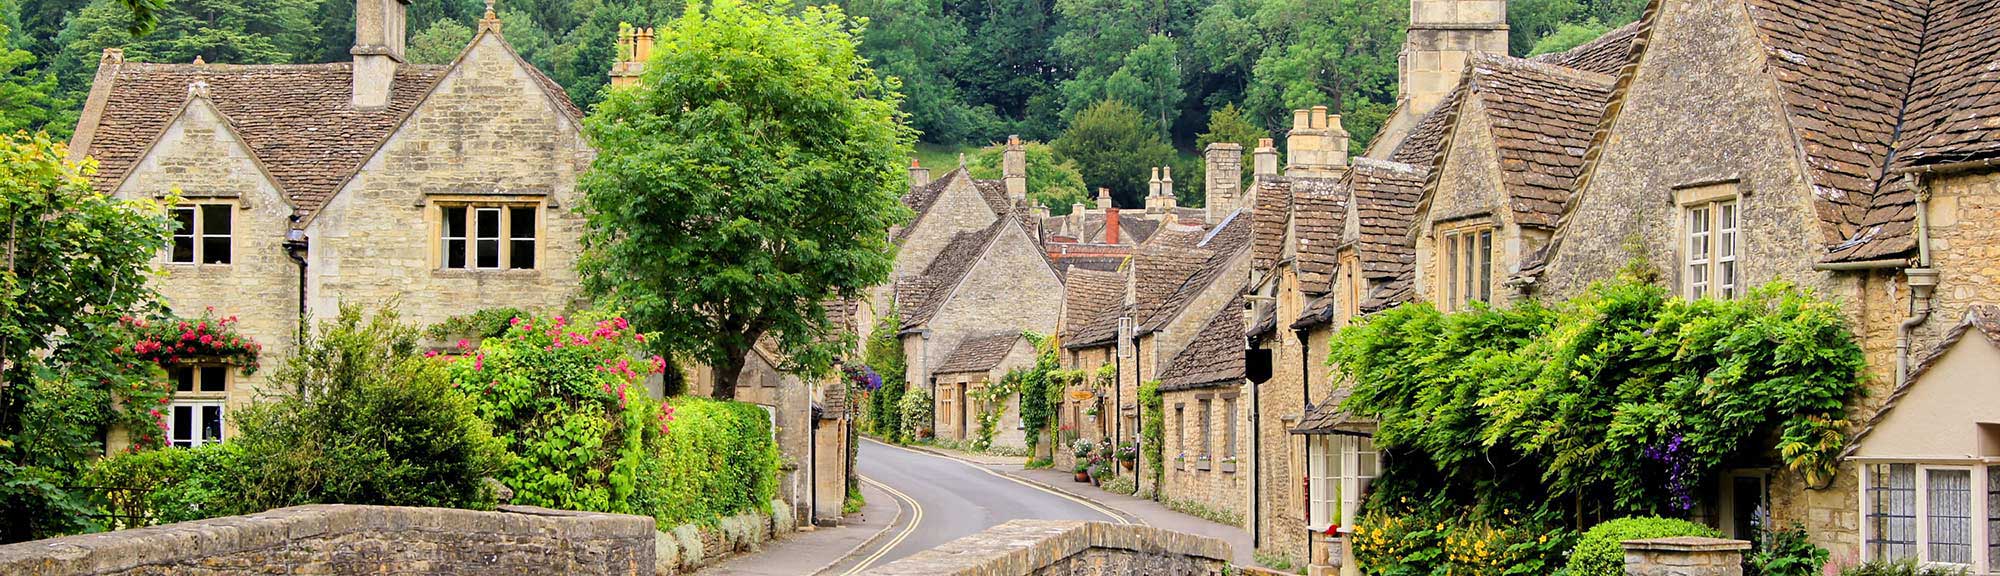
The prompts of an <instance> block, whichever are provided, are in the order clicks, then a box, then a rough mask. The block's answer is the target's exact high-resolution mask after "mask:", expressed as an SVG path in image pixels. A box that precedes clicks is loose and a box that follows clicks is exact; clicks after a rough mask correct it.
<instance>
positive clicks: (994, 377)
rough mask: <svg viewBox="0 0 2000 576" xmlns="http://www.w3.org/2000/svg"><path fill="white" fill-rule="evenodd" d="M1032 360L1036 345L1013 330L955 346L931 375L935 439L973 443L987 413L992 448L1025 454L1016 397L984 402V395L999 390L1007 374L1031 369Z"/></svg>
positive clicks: (1019, 404)
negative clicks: (933, 390)
mask: <svg viewBox="0 0 2000 576" xmlns="http://www.w3.org/2000/svg"><path fill="white" fill-rule="evenodd" d="M1035 356H1036V353H1035V344H1034V343H1033V342H1030V341H1029V340H1028V339H1027V338H1026V337H1024V336H1022V334H1021V333H1020V332H1017V331H1001V332H997V333H993V334H986V335H980V336H973V337H970V338H967V339H966V340H965V341H964V342H963V343H961V344H959V345H958V349H957V350H953V351H952V353H951V355H950V356H947V357H945V360H944V362H943V363H940V364H938V367H937V370H935V371H934V373H935V375H934V376H933V380H935V381H936V382H937V397H936V398H937V405H938V411H937V419H936V421H935V423H934V424H935V426H936V428H937V435H938V437H939V438H945V439H949V440H955V441H959V442H967V441H972V440H975V439H977V438H978V437H979V435H980V430H981V426H982V424H981V423H980V418H982V417H983V416H985V415H989V414H990V416H991V418H992V419H993V422H992V425H991V433H992V446H994V447H999V448H1003V449H1013V450H1025V449H1026V448H1027V446H1028V442H1027V434H1026V433H1025V430H1024V429H1023V428H1022V427H1021V397H1020V395H1019V394H1009V395H1005V396H1003V397H999V398H994V399H992V400H984V399H982V390H987V389H990V388H992V387H994V386H998V385H1000V384H1001V382H1002V380H1004V379H1005V378H1006V376H1007V373H1008V372H1012V371H1015V370H1027V369H1032V368H1034V367H1035V360H1036V358H1035Z"/></svg>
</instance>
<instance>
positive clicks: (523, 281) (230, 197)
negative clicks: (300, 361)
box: [71, 0, 593, 449]
mask: <svg viewBox="0 0 2000 576" xmlns="http://www.w3.org/2000/svg"><path fill="white" fill-rule="evenodd" d="M406 8H407V6H406V3H404V2H402V1H400V0H357V3H356V12H357V14H358V15H359V16H358V19H357V26H356V28H357V29H356V38H355V46H354V50H353V53H354V55H355V59H354V61H353V62H341V63H332V64H305V65H233V64H208V63H204V62H201V61H200V60H197V61H196V62H194V63H191V64H154V63H139V62H126V61H125V60H124V57H123V54H122V52H121V51H119V50H117V49H107V50H106V51H105V52H104V55H103V58H102V59H101V61H100V63H99V67H98V70H97V73H96V76H95V78H94V79H93V83H92V86H91V91H90V96H89V99H88V100H87V101H86V103H85V105H84V110H83V114H82V117H81V118H80V121H79V123H78V125H77V129H76V132H75V135H74V137H73V139H72V141H71V151H72V152H71V153H72V154H74V155H76V156H77V158H74V159H81V158H82V157H85V156H88V157H90V158H94V159H95V160H96V161H97V162H98V166H99V169H98V172H97V174H96V175H95V176H93V177H92V184H93V185H95V186H96V187H97V188H98V189H99V190H100V191H103V192H105V193H108V194H112V195H115V196H118V197H121V198H159V197H163V196H166V195H168V194H171V193H178V194H179V195H180V196H181V198H182V199H183V200H182V202H181V203H180V204H178V205H177V206H176V207H175V208H174V209H173V216H174V217H175V218H176V219H177V220H178V221H179V222H180V223H181V224H182V228H181V230H180V231H179V232H177V233H176V234H175V236H174V238H173V240H172V244H171V248H169V249H168V250H165V251H163V252H162V253H161V254H160V256H159V261H158V264H159V267H160V269H161V270H162V271H163V273H162V274H161V275H160V276H159V277H158V279H157V280H156V283H155V285H154V286H155V287H156V288H157V289H158V290H159V291H160V292H161V294H162V295H163V296H164V297H165V300H166V302H167V304H168V305H169V306H171V307H172V308H173V309H174V310H176V311H178V312H180V313H182V314H191V313H197V312H199V311H201V310H203V309H205V308H212V309H213V310H214V311H215V313H216V314H217V315H218V316H237V317H239V318H240V319H241V322H240V324H239V325H238V328H239V330H240V331H241V332H242V333H244V334H245V335H247V336H249V337H251V338H253V339H255V340H257V341H259V342H261V343H263V344H264V345H265V353H266V354H268V355H271V356H275V357H282V356H284V355H287V354H289V353H291V350H292V348H293V347H294V346H295V342H296V338H297V335H298V334H299V332H300V331H301V329H302V327H301V324H302V320H303V319H304V318H306V317H308V316H318V317H330V316H332V315H334V313H335V311H336V309H337V308H338V306H339V304H340V303H342V302H349V303H358V304H363V305H367V306H378V305H382V304H384V303H395V304H396V305H398V306H399V309H400V311H401V313H402V316H403V319H404V320H405V321H408V322H412V323H417V324H432V323H436V322H439V321H442V320H445V319H447V318H450V317H452V316H455V315H460V314H465V313H468V312H472V311H475V310H479V309H483V308H492V307H503V306H505V307H516V308H522V309H529V310H541V311H551V312H553V311H559V310H562V309H565V308H568V307H572V306H574V305H575V304H577V302H578V296H579V294H578V282H577V276H576V272H575V270H574V266H573V263H574V260H575V257H576V254H577V251H578V242H577V238H578V236H579V235H580V234H581V232H582V230H583V220H582V217H581V216H579V215H576V214H575V213H573V212H571V211H570V210H569V207H570V206H573V205H574V203H575V202H576V201H577V200H578V197H577V190H576V185H575V182H576V177H577V175H578V174H579V173H581V172H582V171H583V170H585V169H586V168H587V167H588V166H589V163H590V161H591V158H592V156H593V152H592V150H591V148H590V146H589V145H588V144H587V143H586V142H585V141H584V140H583V137H582V135H581V133H580V132H579V123H580V120H581V117H582V114H581V112H580V111H578V110H577V108H576V106H574V105H573V104H571V103H570V101H569V99H568V98H567V96H565V95H564V93H563V91H562V89H561V88H560V87H558V86H557V85H556V84H555V83H554V82H552V81H550V80H549V79H548V77H546V76H544V75H543V74H542V73H541V72H540V71H538V70H536V69H535V68H534V67H533V66H530V65H529V64H528V63H527V62H525V61H523V60H522V59H521V58H520V56H519V55H517V54H516V53H515V52H514V50H513V49H512V48H511V47H509V46H508V44H507V42H506V41H505V40H504V39H503V37H502V36H501V31H500V23H499V20H498V19H496V18H493V17H492V15H491V14H490V13H489V14H488V17H487V18H486V19H485V20H482V21H481V22H480V24H479V30H478V33H477V34H476V35H475V36H474V38H473V39H472V41H471V42H470V43H469V44H468V45H467V46H466V47H465V49H464V50H463V51H462V52H461V53H460V55H459V56H458V58H456V59H454V60H453V61H452V63H450V64H447V65H441V66H433V65H418V64H408V63H405V62H404V61H403V51H404V39H403V32H404V30H403V23H404V11H405V10H406ZM221 368H222V367H219V366H201V365H193V366H186V367H181V368H178V369H176V370H175V371H174V372H175V377H176V379H177V380H180V381H181V382H183V383H184V387H185V391H183V392H182V393H180V394H177V395H176V397H175V399H174V402H173V404H172V405H171V409H172V414H170V415H169V418H168V420H169V421H170V423H171V422H179V423H181V424H182V425H178V426H172V428H173V429H172V430H170V431H169V436H170V437H171V439H172V440H173V443H174V444H176V445H183V446H191V445H198V444H202V443H207V442H215V441H220V440H223V439H226V438H227V437H228V436H229V435H230V434H231V424H229V423H230V419H229V418H228V417H227V413H228V412H229V411H231V410H233V409H236V408H238V407H241V406H243V405H245V404H246V403H248V402H250V401H252V400H253V399H254V398H255V396H256V395H257V392H258V390H259V389H260V388H261V387H263V385H264V374H265V373H259V374H257V375H242V374H239V373H237V371H235V370H227V369H221ZM279 392H282V391H279ZM110 444H111V448H112V449H118V448H120V447H121V446H122V445H123V444H124V437H123V436H122V434H118V433H114V435H113V437H112V439H111V442H110Z"/></svg>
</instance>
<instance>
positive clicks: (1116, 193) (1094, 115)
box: [1051, 100, 1174, 207]
mask: <svg viewBox="0 0 2000 576" xmlns="http://www.w3.org/2000/svg"><path fill="white" fill-rule="evenodd" d="M1051 146H1052V147H1053V148H1054V149H1055V152H1056V154H1057V155H1058V157H1060V158H1062V159H1064V160H1068V161H1072V162H1075V163H1076V166H1077V170H1078V171H1080V172H1082V173H1083V179H1084V181H1085V182H1089V183H1091V184H1094V185H1097V186H1103V187H1107V188H1110V189H1111V196H1112V199H1113V201H1114V203H1115V204H1117V205H1119V206H1124V207H1135V206H1142V205H1144V204H1145V197H1146V179H1147V173H1148V171H1149V170H1151V169H1152V168H1153V167H1155V166H1164V165H1166V164H1167V163H1169V162H1172V161H1173V159H1174V148H1173V146H1170V145H1168V144H1167V142H1166V140H1165V139H1163V138H1161V136H1160V131H1159V130H1158V129H1155V128H1154V127H1153V126H1152V125H1150V124H1148V123H1147V122H1146V120H1145V117H1144V116H1143V115H1142V113H1140V112H1139V111H1138V110H1136V109H1134V108H1132V107H1131V106H1128V105H1126V104H1125V103H1124V102H1119V101H1117V100H1105V101H1103V102H1099V103H1097V105H1095V106H1091V107H1090V108H1089V109H1086V110H1084V111H1083V113H1082V114H1078V115H1077V116H1076V119H1075V120H1074V121H1072V122H1070V126H1069V130H1068V131H1066V132H1064V133H1063V135H1062V137H1061V138H1057V139H1056V141H1055V142H1053V143H1051Z"/></svg>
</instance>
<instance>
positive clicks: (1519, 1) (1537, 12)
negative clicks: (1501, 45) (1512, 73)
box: [1507, 0, 1646, 56]
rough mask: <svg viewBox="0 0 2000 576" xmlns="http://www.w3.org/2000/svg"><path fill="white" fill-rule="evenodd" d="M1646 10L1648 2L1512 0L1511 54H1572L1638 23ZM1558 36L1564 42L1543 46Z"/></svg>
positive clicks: (1509, 22) (1509, 8) (1509, 24)
mask: <svg viewBox="0 0 2000 576" xmlns="http://www.w3.org/2000/svg"><path fill="white" fill-rule="evenodd" d="M1645 8H1646V2H1645V0H1512V1H1510V2H1508V3H1507V28H1508V35H1507V52H1508V53H1509V54H1513V55H1515V56H1531V55H1535V54H1547V53H1549V52H1561V51H1563V50H1568V49H1569V48H1571V47H1574V46H1577V45H1580V44H1583V43H1584V42H1589V41H1591V40H1594V39H1596V38H1597V37H1598V36H1601V35H1603V34H1604V32H1607V31H1609V30H1611V29H1612V28H1617V27H1619V26H1624V25H1626V24H1629V23H1631V22H1632V21H1634V20H1638V19H1639V16H1640V15H1641V13H1642V12H1643V11H1644V10H1645ZM1591 30H1595V31H1596V32H1595V33H1590V32H1589V31H1591ZM1586 33H1588V34H1589V35H1588V36H1585V34H1586ZM1556 36H1562V39H1561V40H1557V41H1555V42H1553V43H1550V44H1549V45H1548V46H1546V47H1544V46H1542V43H1543V42H1544V41H1547V40H1548V39H1549V38H1553V37H1556ZM1545 48H1546V49H1545Z"/></svg>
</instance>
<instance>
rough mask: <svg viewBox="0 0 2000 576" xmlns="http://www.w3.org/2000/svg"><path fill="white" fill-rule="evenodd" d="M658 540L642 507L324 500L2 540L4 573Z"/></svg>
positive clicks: (569, 567)
mask: <svg viewBox="0 0 2000 576" xmlns="http://www.w3.org/2000/svg"><path fill="white" fill-rule="evenodd" d="M653 549H654V533H653V519H651V518H646V517H643V516H627V515H622V514H598V513H586V512H564V511H558V510H547V509H542V508H529V507H503V509H502V511H499V512H478V511H471V510H453V509H445V508H401V507H388V506H348V505H313V506H297V507H292V508H281V509H277V510H271V511H267V512H263V513H259V514H252V515H248V516H231V517H227V518H215V519H210V520H201V521H197V522H183V523H179V524H168V525H165V526H154V527H150V528H139V529H134V530H123V531H118V532H105V533H100V534H86V535H81V536H69V537H64V538H55V539H50V540H37V541H33V542H24V543H20V544H10V545H7V546H0V574H9V575H13V576H83V575H92V576H96V575H106V576H109V575H121V576H122V575H134V576H137V575H149V576H150V575H167V574H205V575H212V576H227V575H233V574H244V575H250V574H391V573H393V574H480V575H494V576H505V575H516V574H518V575H523V576H527V575H540V574H580V575H617V574H624V575H640V574H652V573H653V569H654V552H653Z"/></svg>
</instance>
